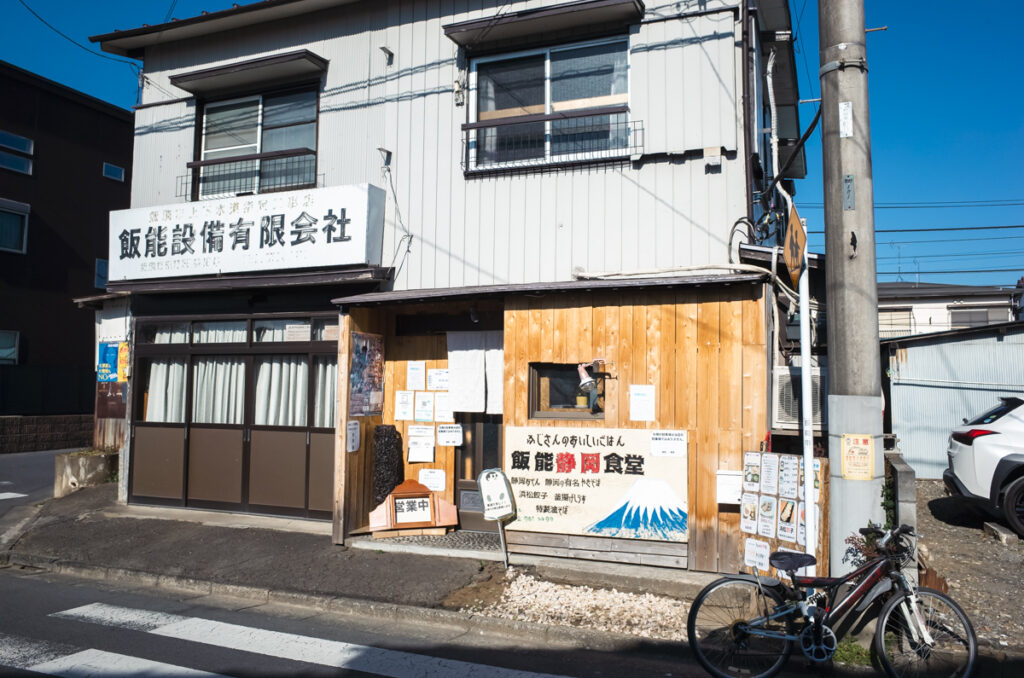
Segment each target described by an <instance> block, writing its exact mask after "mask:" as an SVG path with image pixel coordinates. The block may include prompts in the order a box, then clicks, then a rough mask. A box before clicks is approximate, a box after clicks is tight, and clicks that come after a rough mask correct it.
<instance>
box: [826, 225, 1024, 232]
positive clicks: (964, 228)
mask: <svg viewBox="0 0 1024 678" xmlns="http://www.w3.org/2000/svg"><path fill="white" fill-rule="evenodd" d="M1005 228H1024V224H1006V225H1004V226H943V227H941V228H876V229H875V233H940V232H947V231H998V230H1001V229H1005ZM807 232H808V233H824V232H825V231H824V230H820V231H818V230H815V231H807Z"/></svg>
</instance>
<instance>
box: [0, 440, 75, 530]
mask: <svg viewBox="0 0 1024 678" xmlns="http://www.w3.org/2000/svg"><path fill="white" fill-rule="evenodd" d="M68 451H69V450H48V451H46V452H19V453H17V454H0V518H2V517H3V516H4V514H6V513H7V512H8V511H10V510H11V509H12V508H14V507H15V506H22V505H24V504H34V503H36V502H40V501H43V500H44V499H49V498H50V497H52V496H53V458H54V457H55V456H57V455H58V454H60V453H61V452H68Z"/></svg>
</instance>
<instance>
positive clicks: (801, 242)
mask: <svg viewBox="0 0 1024 678" xmlns="http://www.w3.org/2000/svg"><path fill="white" fill-rule="evenodd" d="M806 245H807V233H805V232H804V226H803V224H802V223H801V222H800V215H798V214H797V213H796V206H795V205H793V206H791V207H790V208H789V221H788V222H787V223H786V241H785V243H784V245H783V248H782V258H783V259H784V260H785V262H786V268H787V269H789V277H790V280H792V281H793V288H794V289H796V287H797V286H798V285H799V283H800V274H801V273H803V270H804V266H805V265H806V263H805V262H804V247H805V246H806Z"/></svg>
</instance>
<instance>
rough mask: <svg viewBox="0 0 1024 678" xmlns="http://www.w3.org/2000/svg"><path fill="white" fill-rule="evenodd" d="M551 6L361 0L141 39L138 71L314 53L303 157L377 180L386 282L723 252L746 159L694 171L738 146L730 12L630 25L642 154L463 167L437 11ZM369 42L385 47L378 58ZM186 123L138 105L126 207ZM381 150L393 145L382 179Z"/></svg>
mask: <svg viewBox="0 0 1024 678" xmlns="http://www.w3.org/2000/svg"><path fill="white" fill-rule="evenodd" d="M551 4H557V0H530V1H529V2H513V3H504V2H499V1H498V0H442V1H440V2H429V1H427V0H388V1H381V2H374V3H357V4H354V5H350V6H343V7H339V8H336V9H332V10H325V11H322V12H319V13H317V14H315V15H309V16H306V17H298V18H295V19H290V20H287V21H280V22H275V23H274V24H273V25H269V26H264V27H253V28H247V29H240V30H236V31H233V32H232V33H231V34H230V36H221V37H219V38H217V39H216V40H205V39H204V40H198V39H197V40H190V41H187V42H182V43H178V44H177V45H168V46H162V47H159V48H156V49H154V50H152V51H151V54H147V59H146V71H147V74H148V75H149V76H150V77H151V78H152V80H153V82H155V83H157V84H158V85H159V86H160V87H162V88H164V89H165V90H168V92H170V93H174V94H176V95H180V94H181V93H180V92H179V93H175V92H174V91H173V86H171V85H170V83H169V80H168V78H169V77H170V76H171V75H173V74H175V73H179V72H185V71H191V70H196V69H198V68H208V67H213V66H219V65H224V64H227V63H231V62H234V61H243V60H249V59H253V58H257V57H260V56H266V55H269V54H274V53H282V52H287V51H293V50H296V49H309V50H310V51H312V52H315V53H316V54H319V55H320V56H322V57H324V58H325V59H327V60H328V61H329V66H328V69H327V74H326V76H325V78H324V82H323V89H322V94H321V116H320V124H319V151H318V170H317V171H318V174H320V175H322V178H323V183H324V185H336V184H352V183H360V182H364V181H368V182H370V183H373V184H376V185H378V186H380V187H382V188H384V189H385V191H386V192H387V195H388V198H387V201H388V202H387V209H386V216H385V239H384V255H383V262H384V264H385V265H388V264H391V262H392V259H393V258H395V265H396V266H400V270H399V273H398V276H397V278H396V280H395V282H394V286H395V288H396V289H415V288H429V287H447V286H454V287H457V286H465V285H485V284H495V283H521V282H537V281H553V280H568V279H571V277H572V272H573V268H574V267H577V266H579V267H581V268H584V269H586V270H591V271H634V270H637V269H649V268H656V267H657V268H667V267H672V266H690V265H694V264H705V263H721V262H725V261H726V260H727V256H728V255H727V252H728V248H727V239H728V232H729V228H730V226H731V225H732V223H733V221H735V219H736V218H737V217H739V216H742V215H744V214H745V208H744V204H743V202H744V189H743V181H744V179H743V165H742V162H741V161H740V160H737V159H733V160H728V159H725V158H723V162H722V168H721V171H720V172H719V173H708V172H707V171H706V169H705V162H704V159H703V158H702V157H701V153H700V151H702V149H703V148H705V147H708V146H712V147H713V146H722V147H725V148H726V149H730V150H735V149H736V144H737V126H738V123H737V115H738V113H737V110H736V106H737V105H738V100H737V95H736V93H737V91H738V83H739V82H740V79H739V78H740V74H739V72H738V71H737V60H738V57H737V53H738V47H736V45H735V39H736V37H735V30H734V22H735V15H734V14H733V13H732V12H723V13H715V14H712V15H705V16H700V17H689V18H675V19H669V20H665V21H652V22H650V23H646V24H643V25H641V26H639V27H636V28H635V29H634V32H633V34H632V36H631V51H630V57H629V58H630V107H631V117H632V118H633V119H634V120H641V121H643V124H644V128H645V137H646V138H645V140H646V148H645V152H646V155H645V156H644V157H643V158H642V160H641V161H640V162H636V163H629V162H627V163H624V164H610V165H596V166H594V167H579V168H575V169H569V170H564V171H558V172H551V173H534V174H522V175H513V176H491V177H470V178H467V177H465V176H464V175H463V171H462V167H461V166H460V160H461V153H462V134H463V133H462V130H461V125H462V124H463V123H464V122H466V121H467V106H456V105H455V101H454V97H453V94H452V83H453V81H454V80H455V79H456V77H458V75H459V70H458V68H457V60H456V57H457V54H458V50H457V48H456V46H455V45H454V44H453V43H452V42H450V41H449V40H448V39H447V38H446V37H445V36H444V34H443V26H444V25H445V24H448V23H453V22H456V21H464V20H469V19H474V18H481V17H485V16H492V15H493V14H494V13H495V12H497V11H498V8H502V11H503V12H508V11H516V10H519V9H524V8H527V7H540V6H545V5H551ZM698 5H700V7H699V8H701V9H703V8H704V7H706V6H707V3H696V2H688V3H686V7H684V8H683V10H682V11H686V9H687V8H689V9H696V8H698ZM678 11H680V9H679V8H678V6H677V5H676V4H675V3H673V4H668V5H664V6H661V5H659V6H658V7H657V8H654V7H651V6H649V7H648V18H654V17H655V16H658V15H662V16H663V15H665V14H670V13H673V12H678ZM381 46H387V47H388V49H390V50H391V51H392V52H393V54H394V62H393V63H392V64H391V65H388V64H387V63H386V60H385V55H384V53H383V52H382V51H381V50H380V47H381ZM148 96H154V97H156V96H166V95H165V94H162V93H160V92H159V91H156V90H154V92H153V93H152V94H150V93H148V92H147V97H148ZM194 124H195V106H194V104H191V103H182V104H174V105H170V106H160V107H154V108H146V109H142V110H140V111H139V113H138V115H137V128H138V129H139V130H140V135H139V136H138V138H137V139H136V158H135V178H136V181H135V182H134V184H133V200H132V204H133V206H143V205H154V204H163V203H170V202H175V201H176V199H175V198H174V193H175V183H174V181H175V179H174V177H176V176H178V175H183V174H184V173H185V163H186V162H188V161H189V160H191V159H192V150H193V138H192V135H193V127H194ZM378 147H383V148H386V149H389V150H391V151H392V158H391V179H392V180H393V183H394V190H393V191H392V188H391V186H390V185H389V181H388V179H387V177H386V175H384V174H382V172H381V164H382V159H381V155H380V153H379V152H378V151H377V148H378ZM733 157H735V154H734V155H733ZM399 214H400V215H401V220H399ZM406 228H407V229H408V230H409V232H410V233H411V234H412V236H413V240H412V246H411V248H410V250H411V251H410V252H409V253H408V255H406V254H405V250H406V245H405V243H404V242H403V241H402V238H403V235H404V234H405V229H406ZM396 255H397V257H396Z"/></svg>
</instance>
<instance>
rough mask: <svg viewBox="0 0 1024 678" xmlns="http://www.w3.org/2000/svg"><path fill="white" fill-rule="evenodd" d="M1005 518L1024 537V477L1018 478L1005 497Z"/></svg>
mask: <svg viewBox="0 0 1024 678" xmlns="http://www.w3.org/2000/svg"><path fill="white" fill-rule="evenodd" d="M1003 517H1004V518H1006V522H1007V523H1009V524H1010V527H1011V528H1013V531H1014V532H1016V533H1017V534H1019V535H1020V536H1022V537H1024V476H1022V477H1020V478H1017V479H1016V480H1014V481H1013V482H1012V483H1010V485H1009V486H1008V487H1007V488H1006V494H1005V495H1003Z"/></svg>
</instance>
